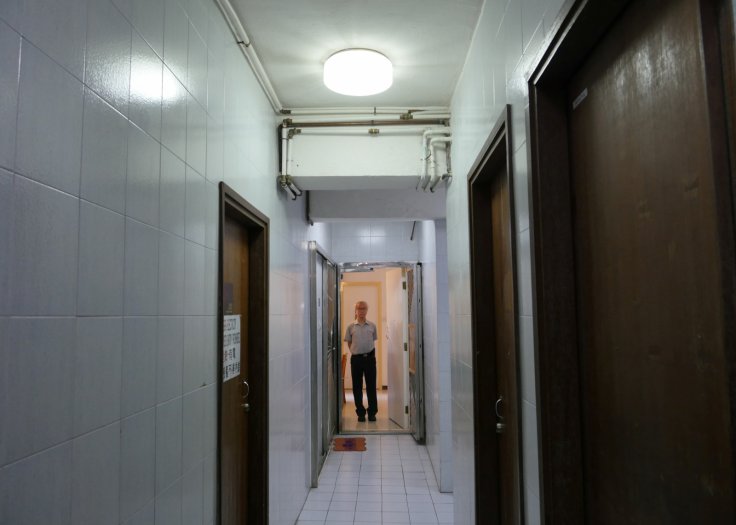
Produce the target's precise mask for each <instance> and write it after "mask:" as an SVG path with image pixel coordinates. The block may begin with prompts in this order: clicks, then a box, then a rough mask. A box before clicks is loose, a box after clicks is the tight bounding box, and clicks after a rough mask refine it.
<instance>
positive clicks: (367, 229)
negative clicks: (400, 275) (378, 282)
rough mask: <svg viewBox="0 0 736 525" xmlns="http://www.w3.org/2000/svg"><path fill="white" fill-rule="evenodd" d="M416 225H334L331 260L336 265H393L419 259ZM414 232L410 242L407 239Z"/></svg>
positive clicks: (339, 223)
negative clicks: (336, 263)
mask: <svg viewBox="0 0 736 525" xmlns="http://www.w3.org/2000/svg"><path fill="white" fill-rule="evenodd" d="M420 224H421V223H420V222H416V226H415V223H414V222H413V221H399V222H391V221H375V222H370V221H366V222H334V223H331V224H330V226H331V229H332V251H331V253H332V257H333V258H334V260H335V261H336V262H359V261H369V262H397V261H417V260H419V242H418V241H417V237H416V234H417V232H418V229H419V227H420ZM412 229H414V233H415V236H414V239H413V240H412V239H411V234H412Z"/></svg>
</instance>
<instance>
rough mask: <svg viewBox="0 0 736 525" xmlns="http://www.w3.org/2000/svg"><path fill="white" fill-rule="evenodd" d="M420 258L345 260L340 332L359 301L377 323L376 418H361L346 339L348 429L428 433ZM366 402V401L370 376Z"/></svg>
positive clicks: (344, 417) (344, 415)
mask: <svg viewBox="0 0 736 525" xmlns="http://www.w3.org/2000/svg"><path fill="white" fill-rule="evenodd" d="M420 268H421V266H420V265H418V264H409V263H379V264H370V263H356V264H351V263H344V264H342V265H341V280H340V334H341V340H342V339H344V335H345V331H346V329H347V327H348V325H349V324H350V323H352V322H353V321H354V319H355V304H356V302H358V301H365V302H366V303H367V304H368V314H367V317H366V318H367V320H369V321H371V322H373V323H374V324H375V325H376V329H377V334H376V341H375V357H376V390H377V391H376V397H377V402H378V412H377V413H376V421H364V422H361V421H358V417H357V414H356V405H355V398H354V395H353V381H352V370H351V359H350V351H349V349H348V345H347V343H345V342H344V341H342V343H341V344H342V359H341V364H342V363H344V364H343V365H342V366H341V368H340V372H341V377H340V378H339V379H340V384H341V390H342V392H343V394H344V395H341V396H339V397H340V402H341V411H340V430H341V432H343V433H361V434H364V433H411V434H413V435H414V437H415V438H416V439H417V440H418V441H421V440H422V439H423V438H424V410H423V406H422V404H423V378H422V375H421V372H422V359H421V316H420V315H418V312H419V308H418V303H419V301H420V297H419V296H420V293H419V290H420V289H421V287H420V286H418V285H417V284H418V279H417V278H418V275H419V269H420ZM362 388H363V390H362V391H363V405H364V406H366V407H367V399H366V398H367V392H366V385H365V382H363V384H362Z"/></svg>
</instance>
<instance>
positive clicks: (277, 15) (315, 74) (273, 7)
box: [231, 0, 483, 109]
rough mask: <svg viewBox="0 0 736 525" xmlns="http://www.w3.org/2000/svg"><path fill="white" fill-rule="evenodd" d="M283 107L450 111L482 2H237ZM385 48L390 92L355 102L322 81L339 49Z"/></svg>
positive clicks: (264, 0)
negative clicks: (328, 62) (326, 64)
mask: <svg viewBox="0 0 736 525" xmlns="http://www.w3.org/2000/svg"><path fill="white" fill-rule="evenodd" d="M231 3H232V6H233V8H234V9H235V11H236V13H237V15H238V17H239V19H240V21H241V23H242V25H243V27H244V28H245V30H246V31H247V33H248V36H249V37H250V40H251V43H252V45H253V48H254V49H255V51H256V53H257V54H258V56H259V58H260V60H261V63H262V64H263V67H264V69H265V71H266V74H267V75H268V78H269V80H270V81H271V84H272V85H273V87H274V90H275V91H276V94H277V96H278V97H279V101H280V102H281V105H282V106H283V107H284V108H288V109H295V108H334V107H353V108H357V107H360V108H365V107H397V108H407V109H409V108H418V107H430V106H449V104H450V97H451V96H452V92H453V90H454V89H455V84H456V83H457V79H458V76H459V74H460V71H461V70H462V67H463V64H464V62H465V56H466V55H467V51H468V47H469V45H470V40H471V38H472V35H473V31H474V29H475V25H476V21H477V20H478V16H479V14H480V9H481V6H482V4H483V0H231ZM352 47H361V48H369V49H375V50H377V51H380V52H381V53H383V54H384V55H386V56H387V57H389V59H391V61H392V62H393V65H394V84H393V86H392V87H391V88H389V90H388V91H386V92H384V93H380V94H378V95H371V96H367V97H349V96H346V95H339V94H337V93H333V92H331V91H330V90H328V89H327V88H326V87H325V86H324V84H322V65H323V64H324V61H325V60H326V59H327V58H328V57H329V56H330V55H331V54H332V53H334V52H336V51H339V50H341V49H346V48H352Z"/></svg>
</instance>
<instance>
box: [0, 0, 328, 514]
mask: <svg viewBox="0 0 736 525" xmlns="http://www.w3.org/2000/svg"><path fill="white" fill-rule="evenodd" d="M0 19H2V21H0V120H1V121H2V122H3V123H4V125H3V126H2V127H1V129H0V166H1V167H2V168H1V169H0V495H1V496H0V498H1V499H0V522H2V523H18V524H22V523H57V522H58V523H60V522H69V521H72V522H74V523H80V524H84V523H90V524H106V523H110V524H117V523H153V519H154V514H155V519H156V522H157V523H170V522H176V523H179V522H180V521H182V522H183V523H198V524H200V523H204V524H210V523H213V520H214V488H215V485H214V483H215V456H214V453H215V446H216V444H215V440H216V438H215V436H216V432H215V431H216V428H215V425H216V422H215V420H216V417H215V402H216V388H215V385H216V380H217V378H216V377H215V370H216V363H215V356H216V348H215V347H216V344H215V341H216V339H215V336H216V334H215V314H216V289H215V288H216V276H217V273H216V269H217V268H216V265H217V251H216V250H217V228H216V218H217V198H218V192H217V182H219V181H221V180H225V181H226V182H227V183H228V184H229V185H231V186H232V187H233V188H235V189H236V190H237V191H239V192H240V193H241V195H242V196H243V197H245V198H246V199H247V200H248V201H250V202H251V203H252V204H253V205H255V206H256V207H257V208H258V209H260V211H261V212H263V213H265V214H266V215H267V216H269V218H270V221H271V222H270V225H271V252H270V256H271V268H270V269H271V280H270V286H271V290H270V292H271V304H270V310H271V315H270V318H269V320H270V349H269V371H270V396H271V399H270V403H271V406H270V414H271V420H270V429H269V442H270V458H271V459H270V461H271V463H270V468H269V473H270V487H269V489H270V523H276V524H292V523H294V521H295V520H296V518H297V516H298V513H299V510H300V509H301V505H302V503H303V502H304V500H305V498H306V493H307V486H306V479H307V473H306V461H305V454H306V453H307V450H306V434H305V428H306V419H305V418H306V414H307V412H306V410H305V406H304V405H305V403H304V393H305V391H306V386H305V384H306V381H307V379H308V374H307V370H308V363H307V355H308V353H307V344H308V341H309V338H308V327H307V323H306V319H307V314H306V307H305V305H306V304H307V303H306V296H307V286H306V276H307V272H306V259H307V258H306V253H305V241H306V240H307V239H308V238H311V237H314V236H318V237H319V236H321V237H322V240H321V242H322V243H325V244H329V243H330V242H331V241H330V240H329V237H328V236H326V235H325V232H324V231H323V230H317V231H316V232H314V233H310V232H309V230H308V228H307V227H306V226H305V223H304V219H303V217H304V201H303V200H300V201H298V202H296V203H294V202H292V201H290V200H288V199H287V198H285V197H284V196H283V195H281V194H280V193H277V189H276V187H277V186H276V183H275V177H276V174H277V171H278V170H277V166H276V164H277V160H276V159H277V153H276V152H277V144H276V139H275V135H276V134H275V132H274V123H273V122H274V120H273V112H272V110H271V108H270V106H269V104H268V102H267V100H266V98H265V96H264V95H263V94H262V92H261V90H260V88H259V86H258V84H257V82H256V81H255V79H254V77H253V75H252V74H251V73H250V70H249V69H248V66H247V63H246V61H245V59H244V58H243V56H242V55H241V53H240V51H239V50H238V49H237V47H236V46H235V45H234V44H233V42H232V38H231V36H230V34H229V32H228V29H227V26H226V24H225V22H224V20H223V18H222V16H221V14H220V13H219V11H218V10H217V9H216V7H215V5H214V2H211V1H208V0H116V1H115V3H114V4H113V3H111V2H110V1H108V0H96V1H90V2H87V1H86V0H63V1H61V0H28V1H25V2H18V1H4V2H2V3H0ZM162 94H163V97H162ZM8 123H15V124H14V125H13V124H11V125H8Z"/></svg>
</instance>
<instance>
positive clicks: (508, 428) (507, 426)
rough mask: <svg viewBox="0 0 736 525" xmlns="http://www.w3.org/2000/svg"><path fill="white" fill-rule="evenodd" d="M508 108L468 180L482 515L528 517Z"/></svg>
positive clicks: (503, 523) (483, 518) (504, 524)
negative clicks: (523, 501)
mask: <svg viewBox="0 0 736 525" xmlns="http://www.w3.org/2000/svg"><path fill="white" fill-rule="evenodd" d="M508 121H509V118H508V108H507V109H506V110H505V111H504V113H503V115H502V116H501V118H500V119H499V122H498V123H497V124H496V127H495V129H494V131H493V132H492V133H491V136H490V138H489V141H488V143H487V144H486V147H485V148H484V154H483V156H482V157H481V158H480V159H479V160H478V161H477V162H476V166H475V167H474V168H473V170H472V175H471V176H470V179H469V181H468V190H469V201H470V241H471V287H472V306H473V389H474V400H475V402H474V412H475V414H474V426H475V479H476V496H475V497H476V522H477V523H483V524H486V523H487V524H494V525H495V524H499V525H512V524H513V525H516V524H520V523H522V510H521V509H522V504H521V454H520V445H519V443H520V435H521V433H520V422H519V419H520V418H519V415H520V407H519V405H520V403H519V395H518V362H517V359H518V357H517V356H518V353H517V346H518V345H517V325H516V318H517V306H516V278H515V251H514V249H515V248H514V246H515V244H514V220H513V217H514V212H513V205H512V203H513V197H512V184H511V180H512V179H511V178H510V173H511V162H510V148H509V144H508Z"/></svg>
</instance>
